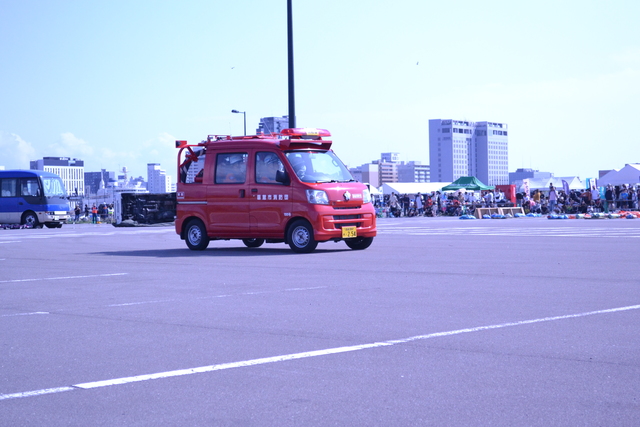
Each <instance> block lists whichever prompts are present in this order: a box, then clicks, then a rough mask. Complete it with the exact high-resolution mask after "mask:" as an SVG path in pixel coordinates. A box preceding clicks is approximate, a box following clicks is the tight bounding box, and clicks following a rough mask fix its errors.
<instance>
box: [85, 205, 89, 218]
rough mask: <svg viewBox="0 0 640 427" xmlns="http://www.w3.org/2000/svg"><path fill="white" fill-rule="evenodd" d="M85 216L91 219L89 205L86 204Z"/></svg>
mask: <svg viewBox="0 0 640 427" xmlns="http://www.w3.org/2000/svg"><path fill="white" fill-rule="evenodd" d="M84 217H85V218H87V219H89V205H87V204H85V205H84Z"/></svg>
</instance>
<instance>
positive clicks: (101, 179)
mask: <svg viewBox="0 0 640 427" xmlns="http://www.w3.org/2000/svg"><path fill="white" fill-rule="evenodd" d="M115 182H116V173H115V172H107V170H106V169H102V170H101V171H100V172H85V173H84V184H85V188H86V194H97V193H98V190H100V189H104V188H107V187H109V186H113V185H114V183H115Z"/></svg>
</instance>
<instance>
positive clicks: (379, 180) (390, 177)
mask: <svg viewBox="0 0 640 427" xmlns="http://www.w3.org/2000/svg"><path fill="white" fill-rule="evenodd" d="M350 171H351V173H352V174H353V176H354V178H355V179H356V180H358V181H360V182H364V183H368V184H371V185H373V186H374V187H380V186H381V185H382V184H387V183H392V182H430V168H429V165H423V164H421V162H418V161H410V162H403V161H401V160H400V154H399V153H395V152H392V153H381V154H380V159H378V160H374V161H372V162H371V163H365V164H364V165H361V166H358V167H356V168H351V169H350Z"/></svg>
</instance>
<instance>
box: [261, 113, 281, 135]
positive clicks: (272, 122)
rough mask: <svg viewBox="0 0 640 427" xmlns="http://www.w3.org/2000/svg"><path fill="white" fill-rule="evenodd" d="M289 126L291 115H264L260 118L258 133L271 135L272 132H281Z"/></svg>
mask: <svg viewBox="0 0 640 427" xmlns="http://www.w3.org/2000/svg"><path fill="white" fill-rule="evenodd" d="M288 127H289V116H282V117H263V118H261V119H260V124H259V125H258V129H256V135H261V134H265V135H269V134H271V133H280V131H281V130H282V129H287V128H288Z"/></svg>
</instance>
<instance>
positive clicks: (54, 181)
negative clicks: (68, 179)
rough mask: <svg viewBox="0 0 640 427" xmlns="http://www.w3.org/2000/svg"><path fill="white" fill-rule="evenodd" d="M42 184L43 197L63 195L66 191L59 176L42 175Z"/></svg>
mask: <svg viewBox="0 0 640 427" xmlns="http://www.w3.org/2000/svg"><path fill="white" fill-rule="evenodd" d="M42 186H43V187H44V196H45V197H65V196H66V195H67V192H66V191H65V189H64V184H63V183H62V179H60V178H50V177H46V176H43V177H42Z"/></svg>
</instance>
